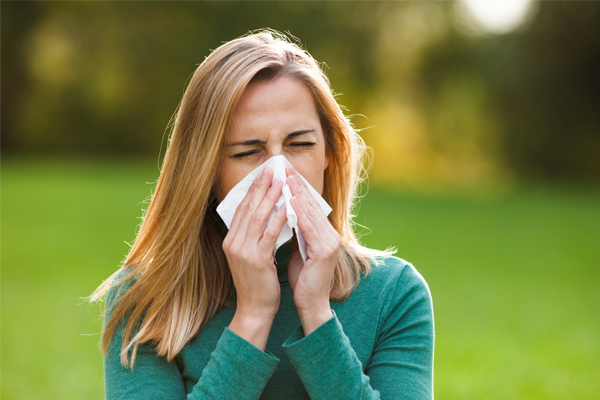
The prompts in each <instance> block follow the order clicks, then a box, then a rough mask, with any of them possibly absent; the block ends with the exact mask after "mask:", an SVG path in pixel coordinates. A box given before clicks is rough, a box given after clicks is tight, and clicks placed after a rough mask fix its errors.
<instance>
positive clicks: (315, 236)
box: [290, 196, 322, 247]
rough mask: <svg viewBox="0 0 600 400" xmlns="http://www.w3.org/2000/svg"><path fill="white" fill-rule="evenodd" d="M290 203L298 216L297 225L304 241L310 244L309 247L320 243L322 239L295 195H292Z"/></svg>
mask: <svg viewBox="0 0 600 400" xmlns="http://www.w3.org/2000/svg"><path fill="white" fill-rule="evenodd" d="M290 203H291V204H292V207H293V208H294V211H295V212H296V215H297V216H298V226H299V227H300V230H301V231H302V235H304V238H305V239H306V243H307V244H310V245H311V247H312V246H316V245H318V244H319V243H321V241H322V239H321V238H320V237H319V232H318V231H317V228H316V227H315V225H314V224H313V223H312V221H311V220H309V219H308V217H307V216H306V213H305V212H304V210H303V209H302V207H301V206H300V204H299V203H298V198H297V197H296V196H294V197H292V199H291V200H290Z"/></svg>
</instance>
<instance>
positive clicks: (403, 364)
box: [104, 241, 434, 400]
mask: <svg viewBox="0 0 600 400" xmlns="http://www.w3.org/2000/svg"><path fill="white" fill-rule="evenodd" d="M291 245H292V242H291V241H290V242H288V243H286V244H284V245H283V246H282V247H280V248H279V249H278V251H277V254H276V264H277V274H278V276H279V282H280V283H281V303H280V306H279V311H278V313H277V316H276V317H275V320H274V321H273V325H272V328H271V332H270V334H269V339H268V342H267V346H266V349H265V351H262V350H260V349H258V348H257V347H255V346H254V345H252V344H251V343H250V342H248V341H246V340H245V339H243V338H242V337H240V336H238V335H237V334H235V333H234V332H233V331H231V330H230V329H229V328H228V325H229V323H230V322H231V320H232V318H233V316H234V314H235V307H233V308H225V307H224V308H222V309H221V310H220V311H219V312H218V313H217V314H216V315H215V316H214V317H213V318H212V319H211V320H210V321H209V322H208V324H207V325H206V326H205V327H204V328H202V329H201V331H200V332H199V333H198V335H197V336H196V337H194V338H193V339H192V340H191V341H190V342H188V343H187V344H186V345H185V347H184V348H183V349H182V350H181V352H180V353H179V354H178V355H177V356H176V358H175V360H173V361H172V362H167V360H166V358H165V357H159V356H157V355H156V352H155V351H154V350H153V349H152V348H151V347H150V346H148V345H145V344H144V345H140V346H139V348H138V354H137V357H136V360H135V364H134V367H133V369H132V370H130V369H125V368H123V367H122V365H121V363H120V355H119V352H120V348H121V345H120V344H121V338H122V335H123V332H122V329H123V327H124V321H121V324H120V328H119V329H118V330H117V331H116V333H115V335H114V336H113V340H112V344H111V346H110V349H109V353H108V355H107V357H105V359H104V376H105V389H106V399H107V400H115V399H123V400H125V399H127V400H137V399H139V400H150V399H157V400H158V399H160V400H165V399H189V400H192V399H195V400H199V399H286V400H293V399H323V400H325V399H327V400H331V399H343V400H350V399H432V398H433V348H434V324H433V307H432V302H431V294H430V292H429V288H428V286H427V283H426V282H425V280H424V279H423V277H422V276H421V275H420V274H419V273H418V272H417V271H416V270H415V268H414V267H413V266H412V265H411V264H410V263H408V262H406V261H404V260H402V259H399V258H397V257H388V258H386V259H385V260H384V261H385V263H384V264H381V265H378V266H375V265H373V268H372V271H371V273H370V274H369V275H368V276H367V277H364V276H362V278H361V281H360V284H359V285H358V287H357V288H356V289H355V291H354V292H353V293H352V294H351V295H350V297H349V298H348V299H347V300H346V301H344V302H335V301H332V302H331V309H332V312H333V317H332V318H331V319H329V320H328V321H327V322H325V323H324V324H323V325H321V326H320V327H318V328H317V329H316V330H314V331H313V332H311V333H310V334H309V335H308V336H305V335H304V332H303V330H302V325H301V324H300V320H299V318H298V313H297V310H296V306H295V304H294V298H293V294H292V291H291V289H290V286H289V284H288V281H287V262H288V259H289V255H290V250H291ZM114 297H115V292H114V289H111V290H110V291H109V293H108V295H107V307H108V306H110V305H111V304H112V303H113V302H114V300H115V298H114ZM233 298H234V299H235V295H234V297H233Z"/></svg>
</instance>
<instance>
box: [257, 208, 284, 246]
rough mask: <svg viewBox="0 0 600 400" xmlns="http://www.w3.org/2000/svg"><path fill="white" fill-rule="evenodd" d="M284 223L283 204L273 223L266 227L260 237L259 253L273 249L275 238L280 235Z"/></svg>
mask: <svg viewBox="0 0 600 400" xmlns="http://www.w3.org/2000/svg"><path fill="white" fill-rule="evenodd" d="M286 221H287V214H286V212H285V203H283V204H282V205H281V207H280V208H279V210H277V213H276V214H275V218H273V221H271V223H270V224H269V225H268V226H267V228H266V229H265V231H264V233H263V235H262V238H261V239H260V242H259V248H260V251H262V252H267V251H273V249H274V248H275V243H277V238H278V237H279V235H280V234H281V230H282V229H283V225H284V224H285V222H286Z"/></svg>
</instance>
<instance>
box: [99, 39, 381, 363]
mask: <svg viewBox="0 0 600 400" xmlns="http://www.w3.org/2000/svg"><path fill="white" fill-rule="evenodd" d="M280 76H287V77H292V78H295V79H298V80H299V81H300V82H302V83H304V84H305V85H306V86H307V87H308V88H309V89H310V91H311V93H312V95H313V97H314V100H315V104H316V107H317V110H318V113H319V117H320V121H321V124H322V128H323V133H324V136H325V141H326V154H327V157H328V159H329V166H328V168H327V169H326V170H325V177H324V189H323V198H324V199H325V200H326V201H327V203H328V204H329V205H330V206H331V208H332V209H333V211H332V212H331V214H330V215H329V220H330V222H331V224H332V225H333V227H334V228H335V229H336V230H337V231H338V233H339V234H340V236H341V239H342V242H341V250H340V253H339V256H338V261H337V265H336V268H335V274H334V277H333V282H332V285H331V294H330V299H331V300H337V301H343V300H345V299H346V298H347V297H348V296H349V295H350V294H351V293H352V291H353V290H354V289H355V288H356V286H357V285H358V283H359V280H360V277H361V273H363V274H364V275H368V274H369V272H370V270H371V263H374V264H377V263H379V262H380V261H381V257H384V256H389V255H390V254H392V251H390V250H386V251H378V250H371V249H368V248H365V247H363V246H361V245H360V244H359V242H358V240H357V238H356V236H355V234H354V232H353V229H352V225H353V221H352V218H353V217H354V215H353V214H352V211H353V207H354V201H355V200H356V196H357V190H358V185H359V183H360V182H361V181H362V180H363V179H364V177H365V172H366V171H365V168H364V165H363V157H364V156H365V144H364V142H363V141H362V139H361V138H360V136H359V135H358V134H357V133H356V131H355V130H354V129H353V126H352V125H351V123H350V121H349V120H348V119H347V118H346V117H345V116H344V114H343V112H342V110H341V109H340V106H339V105H338V104H337V102H336V100H335V99H334V96H333V94H332V91H331V88H330V83H329V80H328V78H327V76H326V75H325V73H324V72H323V71H322V70H321V68H320V65H319V63H318V62H317V61H316V60H315V59H314V58H313V57H312V56H311V55H310V54H308V52H306V51H305V50H303V49H302V48H301V47H300V46H299V45H297V44H296V43H293V42H292V41H291V40H290V39H289V38H288V37H287V36H285V35H283V34H281V33H279V32H277V31H274V30H271V29H266V30H260V31H254V32H249V33H248V34H246V35H244V36H241V37H239V38H237V39H234V40H232V41H230V42H227V43H225V44H223V45H221V46H220V47H219V48H217V49H216V50H214V51H213V52H212V53H211V54H210V55H209V56H208V57H207V58H206V59H205V60H204V62H202V64H200V66H199V67H198V68H197V69H196V71H195V73H194V75H193V77H192V79H191V81H190V83H189V85H188V87H187V89H186V91H185V93H184V95H183V99H182V101H181V103H180V104H179V106H178V109H177V111H176V114H175V116H174V118H175V120H174V123H173V124H172V131H171V135H170V140H169V145H168V148H167V151H166V154H165V159H164V163H163V165H162V168H161V172H160V177H159V179H158V183H157V185H156V188H155V190H154V193H153V195H152V198H151V201H150V204H149V206H148V208H147V210H146V213H145V216H144V218H143V222H142V224H141V227H140V229H139V232H138V234H137V238H136V240H135V242H134V244H133V246H132V248H131V251H130V252H129V255H128V256H127V258H126V260H125V262H124V263H123V265H122V267H121V268H120V269H119V270H117V271H116V272H115V273H114V274H112V275H111V276H110V277H109V278H108V279H107V280H106V281H104V282H103V283H102V284H101V285H100V286H99V287H98V288H97V289H96V290H95V291H94V293H93V294H92V295H91V296H90V301H97V300H101V299H102V298H103V297H104V295H105V294H106V293H107V292H108V291H109V289H111V288H115V289H123V286H122V285H124V283H125V282H126V281H127V282H131V281H133V283H132V284H131V285H129V286H128V287H127V290H119V292H120V293H119V294H120V296H119V299H118V301H115V302H113V304H112V306H111V307H110V309H108V308H107V309H106V310H105V312H104V316H105V319H106V321H105V326H104V329H103V332H102V339H101V347H102V351H103V353H104V354H105V355H106V354H107V353H108V347H109V345H110V343H111V339H112V337H113V335H114V333H115V331H116V330H117V328H118V326H119V322H120V321H121V320H122V319H128V320H127V323H126V325H125V328H124V334H123V338H122V342H121V363H122V364H123V365H124V366H125V367H133V363H134V361H135V355H136V352H137V347H138V345H139V344H142V343H150V344H152V345H153V346H154V347H155V349H156V352H157V354H158V355H159V356H166V358H167V359H168V360H169V361H171V360H172V359H173V358H174V357H175V356H176V355H177V354H178V353H179V352H180V351H181V349H182V348H183V347H184V345H185V344H186V343H187V342H189V341H190V340H191V339H192V338H193V337H194V336H195V335H196V334H197V333H198V332H199V330H200V329H201V328H202V327H203V326H204V325H205V324H206V323H207V322H208V321H209V320H210V319H211V318H212V317H213V316H214V315H215V314H216V313H217V312H218V311H219V310H220V309H221V307H223V306H232V305H233V304H231V303H230V302H229V301H228V297H229V295H230V294H231V293H233V291H234V290H235V287H234V285H233V280H232V278H231V273H230V271H229V267H228V265H227V260H226V258H225V255H224V253H223V250H222V237H221V236H220V235H219V234H218V231H217V230H216V225H215V222H214V219H213V218H212V217H211V213H210V212H209V209H210V207H212V206H214V204H215V201H216V199H215V185H216V184H217V183H218V182H217V180H216V178H217V176H218V168H219V163H220V159H221V157H222V156H223V145H224V138H225V133H226V131H227V125H228V123H229V121H230V119H231V116H232V114H233V111H234V109H235V107H236V104H237V103H238V101H239V99H240V97H241V95H242V92H243V91H244V89H245V88H246V87H247V85H248V84H250V83H251V82H252V83H253V82H258V81H268V80H272V79H276V78H277V77H280ZM134 276H135V279H133V280H131V281H130V278H132V277H134ZM115 291H116V290H115ZM136 330H137V332H135V331H136ZM134 332H135V333H134ZM132 335H133V337H131V336H132ZM131 349H132V351H131V361H129V356H128V354H129V353H130V350H131Z"/></svg>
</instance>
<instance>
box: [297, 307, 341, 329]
mask: <svg viewBox="0 0 600 400" xmlns="http://www.w3.org/2000/svg"><path fill="white" fill-rule="evenodd" d="M298 317H299V318H300V323H301V324H302V329H303V330H304V336H308V335H310V334H311V333H312V332H313V331H314V330H315V329H317V328H318V327H320V326H321V325H323V324H324V323H325V322H327V321H329V320H330V319H331V318H332V317H333V313H332V312H331V307H330V304H329V302H327V304H323V305H321V306H319V307H315V308H312V309H310V310H307V311H303V312H300V311H299V312H298Z"/></svg>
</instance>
